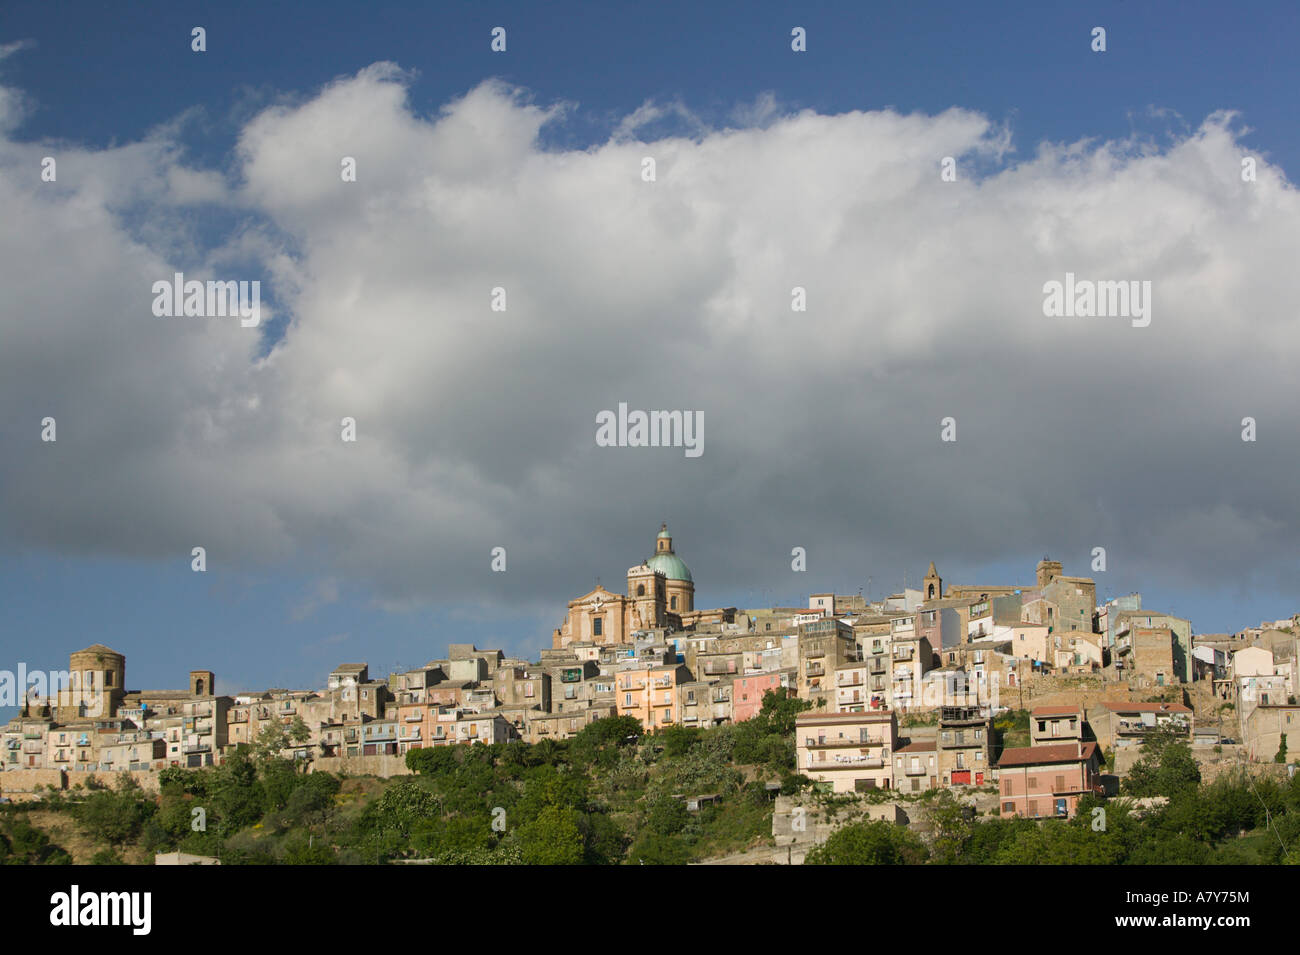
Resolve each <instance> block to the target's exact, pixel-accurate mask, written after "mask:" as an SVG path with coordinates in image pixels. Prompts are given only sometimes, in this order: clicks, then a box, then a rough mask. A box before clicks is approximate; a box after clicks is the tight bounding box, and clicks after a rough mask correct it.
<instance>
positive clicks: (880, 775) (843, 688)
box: [0, 529, 1296, 789]
mask: <svg viewBox="0 0 1300 955" xmlns="http://www.w3.org/2000/svg"><path fill="white" fill-rule="evenodd" d="M657 548H658V551H659V552H658V553H657V554H656V555H655V556H654V557H652V558H651V559H650V560H649V561H647V562H646V563H644V564H642V565H639V566H638V567H634V568H632V569H630V570H629V588H628V589H629V593H628V595H627V596H626V597H622V596H621V595H610V594H609V593H608V592H607V591H604V590H603V589H602V588H599V587H598V588H597V590H596V591H593V592H592V593H591V594H588V595H587V596H585V597H582V598H579V599H578V600H576V601H571V602H570V604H569V612H568V614H567V615H566V622H565V624H564V626H563V627H562V628H560V629H558V630H557V631H556V634H555V635H554V639H553V646H551V647H548V648H545V649H543V650H542V651H541V654H540V659H539V660H537V661H528V660H523V659H516V658H512V657H509V656H507V655H506V654H505V653H504V652H503V651H501V650H480V649H478V648H477V647H475V646H473V645H470V644H452V645H451V646H449V647H448V653H447V656H446V657H445V658H443V659H439V660H433V661H430V662H429V663H427V664H424V665H423V666H420V667H416V668H413V669H409V670H404V671H401V672H396V673H391V674H388V675H386V676H385V677H383V678H372V677H371V675H370V673H369V667H368V665H367V664H365V663H349V664H343V665H340V666H339V667H337V668H335V669H334V670H333V671H332V672H331V673H330V674H329V675H328V678H327V679H326V683H325V686H324V687H321V688H319V689H316V690H288V689H270V690H265V691H260V692H256V693H240V694H229V695H227V694H217V693H216V692H215V687H214V684H215V676H214V674H213V673H212V672H211V671H207V670H195V671H191V673H190V682H189V687H188V689H187V690H163V691H127V690H126V689H125V686H126V673H125V657H124V656H123V655H122V654H120V653H118V652H116V651H114V650H112V649H110V648H108V647H105V646H103V645H100V644H96V645H93V646H91V647H87V648H86V649H85V650H81V651H77V652H76V653H74V654H72V656H71V659H70V667H69V674H68V676H69V681H68V685H67V686H66V687H64V688H62V689H61V690H59V691H58V693H57V694H55V695H53V696H52V697H51V698H49V699H45V700H42V699H40V698H33V697H30V696H29V697H28V698H26V699H25V701H24V703H25V705H24V707H23V710H22V713H21V714H20V716H19V717H17V718H15V719H14V720H12V721H11V722H10V723H9V725H8V726H7V727H6V729H5V732H4V736H3V747H4V750H3V758H2V759H0V766H2V767H3V768H4V769H19V768H59V767H65V768H68V769H80V770H91V771H94V770H99V771H109V770H116V769H118V768H127V769H157V768H162V767H166V766H183V767H198V766H206V765H212V764H213V763H214V762H216V761H218V760H220V759H221V758H222V755H223V754H224V753H226V752H228V751H229V750H230V749H231V748H232V747H237V746H240V745H241V744H249V745H251V744H255V743H258V742H259V741H260V740H263V739H264V738H265V734H266V732H267V730H268V729H269V728H275V729H276V730H277V732H279V733H282V734H284V739H283V752H284V754H285V755H288V756H292V757H294V758H300V759H312V758H319V757H331V756H342V757H365V756H391V755H398V756H400V755H402V754H404V753H406V752H409V751H410V750H411V749H416V748H421V747H426V746H439V745H456V744H464V743H473V742H487V743H496V742H505V741H509V740H515V739H518V740H524V741H527V742H539V741H541V740H544V739H563V738H566V737H570V736H572V735H574V734H576V733H578V732H580V731H581V730H582V729H583V727H585V726H587V725H589V724H590V723H591V722H592V721H594V720H597V719H601V718H604V717H608V716H612V715H621V716H630V717H633V718H635V719H637V720H638V721H639V722H640V723H641V725H642V726H643V727H645V729H646V730H648V731H652V732H653V731H660V730H662V729H664V728H666V727H670V726H688V727H708V726H717V725H721V724H725V723H734V722H743V721H744V720H747V719H751V718H753V717H754V716H755V715H756V714H757V713H758V712H759V711H760V709H761V707H762V703H763V699H764V697H765V695H766V694H767V693H769V692H771V691H782V692H786V693H792V694H795V695H797V696H799V697H801V698H803V699H806V700H808V701H809V702H810V703H811V704H813V706H814V707H815V711H814V712H815V714H816V718H819V719H820V718H834V719H836V720H839V723H833V724H828V726H831V727H835V726H840V725H842V726H843V727H846V728H847V731H848V732H849V735H850V736H852V735H853V733H854V732H857V733H858V735H859V736H860V735H861V733H862V732H863V731H864V730H867V729H870V731H871V732H870V733H869V734H868V735H869V736H870V737H871V739H872V740H873V741H877V740H878V745H877V742H872V743H871V744H870V745H869V746H868V747H866V749H867V752H851V750H852V749H853V747H852V746H839V744H834V745H832V744H823V743H821V742H818V743H815V744H813V745H811V746H809V745H808V744H807V739H820V737H821V736H822V735H824V734H822V733H817V734H813V735H812V736H809V737H806V738H802V739H801V740H800V741H799V743H798V745H800V746H802V747H804V750H801V752H800V765H801V767H804V768H807V767H806V766H805V764H806V763H807V762H808V761H809V760H811V761H812V763H814V764H821V763H825V762H827V760H829V761H830V762H831V763H833V764H834V767H833V768H832V767H830V766H826V767H824V768H825V771H826V772H827V773H829V778H830V780H831V781H832V782H833V783H834V782H835V781H837V780H838V781H839V782H838V783H837V785H839V786H840V787H841V789H842V788H843V787H845V786H847V787H849V788H852V789H858V788H861V787H867V788H871V787H873V786H875V787H880V788H884V786H885V782H886V780H888V784H889V786H890V787H898V786H902V787H903V788H911V787H912V786H914V785H915V786H921V785H923V784H924V785H926V786H930V785H965V784H972V785H980V784H982V783H984V782H985V781H989V782H992V781H993V780H994V779H995V777H996V770H997V767H996V766H994V765H993V759H994V757H995V755H997V756H998V758H999V760H1000V759H1001V758H1004V757H1005V756H1006V754H994V753H993V752H992V751H991V750H990V749H989V745H990V742H991V740H990V735H991V734H990V723H989V720H990V719H991V717H992V715H993V714H994V713H996V712H998V711H1000V710H1002V709H1005V708H1007V707H1009V706H1011V705H1013V704H1018V702H1019V694H1017V697H1016V698H1015V699H1009V698H1007V694H1008V693H1009V692H1016V691H1023V690H1024V689H1025V687H1026V686H1032V685H1033V683H1034V681H1036V680H1039V679H1042V678H1044V677H1048V676H1055V675H1060V674H1076V675H1078V674H1084V675H1091V676H1094V677H1096V678H1098V679H1100V680H1102V681H1114V682H1116V683H1117V684H1119V683H1123V684H1125V685H1127V686H1128V687H1130V688H1135V689H1138V690H1141V689H1146V688H1159V687H1164V686H1176V685H1178V684H1181V683H1184V682H1187V681H1192V680H1196V679H1209V680H1211V681H1213V686H1214V687H1215V691H1216V693H1219V694H1221V696H1220V697H1219V698H1220V699H1221V700H1222V701H1223V702H1233V703H1234V705H1238V706H1239V709H1238V712H1239V713H1244V711H1245V710H1246V709H1247V708H1249V710H1250V711H1251V713H1255V712H1256V711H1263V713H1264V714H1265V716H1268V715H1269V714H1271V713H1272V712H1273V710H1274V709H1275V708H1278V707H1281V708H1283V709H1286V712H1281V711H1279V712H1277V714H1276V718H1275V719H1274V722H1275V723H1276V724H1277V727H1276V728H1275V730H1274V735H1278V734H1279V733H1280V732H1283V731H1284V727H1285V726H1287V725H1289V721H1290V719H1291V717H1292V715H1294V714H1292V713H1291V712H1290V710H1289V709H1287V707H1289V706H1290V705H1291V704H1290V703H1289V700H1291V699H1293V698H1294V689H1295V687H1294V684H1295V679H1296V673H1295V660H1296V652H1295V650H1296V648H1295V641H1294V638H1291V637H1290V635H1289V632H1284V631H1282V630H1281V629H1267V628H1265V629H1261V630H1260V632H1259V633H1255V634H1250V633H1243V634H1237V635H1232V636H1231V637H1227V638H1226V642H1225V643H1224V646H1223V647H1219V646H1218V645H1217V644H1215V643H1214V642H1213V641H1210V640H1206V639H1204V638H1200V637H1194V636H1193V634H1192V632H1191V627H1190V623H1189V622H1187V621H1185V620H1182V619H1181V618H1177V617H1174V616H1172V615H1169V614H1163V613H1157V612H1153V611H1150V610H1144V609H1143V608H1142V607H1141V598H1140V595H1136V594H1134V595H1129V596H1128V597H1125V598H1120V599H1118V600H1114V601H1109V602H1107V603H1106V604H1103V605H1100V606H1098V605H1097V604H1096V587H1095V584H1094V583H1093V581H1091V580H1090V579H1088V578H1080V577H1069V576H1066V575H1064V573H1063V568H1062V566H1061V564H1060V563H1059V562H1055V561H1051V560H1048V559H1046V558H1045V559H1044V560H1043V561H1041V562H1040V563H1039V564H1038V566H1037V568H1036V571H1035V580H1034V582H1033V583H1032V584H1028V585H1025V586H1016V585H997V586H970V585H954V586H950V587H947V588H945V587H944V584H943V581H942V579H941V578H940V577H939V575H938V572H937V570H936V568H935V566H934V564H933V563H931V564H930V567H929V570H928V573H927V574H926V576H925V578H924V579H923V584H922V588H921V589H918V590H913V589H906V588H905V589H904V591H903V592H902V593H899V594H893V595H891V596H889V597H887V598H884V599H883V600H880V601H868V600H866V599H864V598H863V597H862V595H860V594H859V595H850V596H842V595H836V594H833V593H817V594H813V595H811V597H810V598H809V601H808V606H807V607H784V608H783V607H773V608H765V609H759V610H735V609H734V608H724V609H723V610H719V611H697V610H695V609H694V603H693V601H694V585H693V582H691V581H690V574H689V571H687V570H686V568H685V566H684V565H683V564H681V561H680V559H679V558H678V557H677V556H676V554H675V553H674V552H673V550H672V541H671V538H670V537H668V536H667V531H666V529H664V530H661V532H660V536H659V538H658V540H657ZM656 561H657V562H658V563H655V562H656ZM652 564H653V566H652ZM668 574H673V575H675V576H673V577H672V578H669V577H668V576H667V575H668ZM613 597H618V598H619V600H620V601H621V602H620V603H619V604H618V607H617V614H615V615H612V614H611V611H610V610H609V601H610V600H611V599H613ZM614 616H618V617H619V620H620V621H621V622H620V623H619V626H618V627H614V626H613V625H612V623H611V621H612V620H613V617H614ZM647 620H649V621H652V622H656V623H660V624H663V625H662V626H655V627H649V628H647V627H644V626H638V625H639V624H644V623H645V622H646V621H647ZM1281 623H1282V622H1279V624H1281ZM615 633H616V634H617V640H618V641H619V642H612V641H613V640H614V639H615V637H614V636H613V634H615ZM1288 641H1289V642H1288ZM1031 695H1032V694H1031ZM924 714H934V715H935V719H936V720H937V729H936V730H935V733H934V737H933V739H929V738H920V737H918V738H916V739H912V738H910V737H902V738H900V736H899V730H898V723H899V719H900V718H902V719H904V720H908V719H909V718H912V717H916V716H918V715H924ZM957 714H964V715H961V716H959V715H957ZM971 714H974V715H971ZM1088 716H1089V718H1090V721H1091V722H1092V723H1094V724H1096V725H1097V726H1101V727H1103V729H1102V730H1101V732H1103V733H1108V734H1110V735H1113V736H1114V737H1115V740H1116V745H1119V744H1121V743H1123V742H1124V741H1125V740H1128V739H1130V737H1129V736H1127V735H1126V734H1125V733H1123V732H1121V731H1120V730H1119V729H1118V728H1117V729H1116V730H1115V731H1114V732H1113V733H1112V732H1111V730H1110V729H1107V728H1106V727H1110V726H1111V723H1112V722H1114V720H1112V719H1111V718H1110V717H1109V716H1106V715H1104V714H1101V713H1098V714H1092V713H1090V714H1088ZM868 717H869V718H868ZM810 718H811V717H810ZM854 718H860V719H861V722H860V723H855V722H854ZM1081 718H1082V717H1081ZM1126 718H1127V719H1133V718H1136V719H1137V720H1139V721H1141V720H1143V719H1145V718H1146V717H1145V716H1143V715H1141V714H1138V715H1137V716H1136V717H1133V716H1131V715H1130V716H1129V717H1126ZM1118 719H1119V718H1118V717H1116V718H1115V720H1118ZM1263 722H1265V720H1264V718H1263V717H1259V716H1257V717H1255V723H1243V724H1242V729H1241V732H1242V735H1243V736H1246V735H1248V732H1253V733H1255V735H1256V736H1259V735H1260V733H1261V732H1262V730H1259V727H1257V726H1255V724H1256V723H1257V724H1260V725H1261V726H1262V724H1263ZM963 724H965V725H963ZM1115 725H1116V726H1117V727H1118V723H1116V724H1115ZM890 727H892V729H891V728H890ZM833 736H834V738H835V739H838V738H839V735H838V732H837V733H835V734H833ZM1266 736H1267V734H1265V735H1264V736H1260V739H1261V742H1260V744H1259V750H1260V752H1261V753H1263V752H1264V750H1265V749H1267V748H1268V746H1269V745H1271V743H1270V742H1269V738H1266ZM1132 738H1134V739H1136V738H1139V737H1132ZM959 739H960V742H957V741H958V740H959ZM1044 745H1051V746H1061V745H1065V744H1064V742H1052V743H1048V744H1044ZM1264 755H1265V756H1271V755H1272V753H1271V752H1268V753H1266V754H1264ZM836 757H839V758H836ZM1015 758H1023V757H1015ZM1035 758H1036V757H1035ZM876 762H879V763H880V765H875V763H876ZM869 764H870V765H869ZM842 767H854V768H868V769H870V770H871V772H866V773H863V774H860V775H854V773H853V772H850V771H847V770H843V769H842ZM814 768H818V769H822V768H823V767H821V766H820V765H818V766H816V767H814ZM844 780H849V781H850V782H847V783H846V782H844ZM833 788H834V787H833Z"/></svg>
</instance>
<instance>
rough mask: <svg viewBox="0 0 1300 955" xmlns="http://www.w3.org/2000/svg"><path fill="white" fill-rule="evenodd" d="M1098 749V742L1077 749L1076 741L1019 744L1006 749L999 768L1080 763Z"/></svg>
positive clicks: (999, 761)
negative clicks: (1040, 744)
mask: <svg viewBox="0 0 1300 955" xmlns="http://www.w3.org/2000/svg"><path fill="white" fill-rule="evenodd" d="M1096 751H1097V744H1096V743H1084V744H1083V745H1082V746H1081V747H1080V748H1078V749H1076V748H1075V744H1074V743H1055V744H1053V745H1051V746H1019V747H1015V748H1013V749H1004V750H1003V751H1002V756H1001V758H1000V759H999V760H998V768H999V769H1000V768H1002V767H1009V766H1041V765H1045V764H1048V763H1078V762H1082V761H1083V760H1085V759H1088V758H1090V757H1091V756H1092V754H1093V753H1095V752H1096Z"/></svg>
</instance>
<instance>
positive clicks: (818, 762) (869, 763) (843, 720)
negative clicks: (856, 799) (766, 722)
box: [795, 710, 898, 793]
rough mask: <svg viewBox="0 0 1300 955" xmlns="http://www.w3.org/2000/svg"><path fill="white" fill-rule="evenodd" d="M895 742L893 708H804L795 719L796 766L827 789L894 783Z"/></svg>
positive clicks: (864, 788) (887, 786) (848, 789)
mask: <svg viewBox="0 0 1300 955" xmlns="http://www.w3.org/2000/svg"><path fill="white" fill-rule="evenodd" d="M897 742H898V719H897V717H896V716H895V715H894V713H893V711H892V710H884V711H873V712H866V713H801V714H799V716H798V717H797V718H796V720H795V756H796V759H797V761H798V771H799V772H800V773H803V774H804V775H805V776H808V777H809V778H810V779H812V780H813V782H814V785H816V786H817V787H818V788H819V789H823V790H825V791H827V792H836V793H848V792H866V791H869V790H873V789H892V788H893V777H894V771H893V767H894V764H893V755H892V754H893V751H894V748H895V746H896V744H897Z"/></svg>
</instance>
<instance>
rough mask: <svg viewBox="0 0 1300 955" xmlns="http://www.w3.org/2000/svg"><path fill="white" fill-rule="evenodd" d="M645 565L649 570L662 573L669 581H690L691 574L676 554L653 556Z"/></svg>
mask: <svg viewBox="0 0 1300 955" xmlns="http://www.w3.org/2000/svg"><path fill="white" fill-rule="evenodd" d="M646 564H647V565H648V566H649V567H650V569H651V570H661V571H663V574H664V576H665V577H667V578H668V579H669V580H691V572H690V571H689V570H688V569H687V568H686V564H685V563H683V562H682V559H681V558H680V557H678V556H677V555H676V554H655V555H654V556H653V557H651V558H650V559H649V560H647V561H646ZM691 582H692V583H694V581H691Z"/></svg>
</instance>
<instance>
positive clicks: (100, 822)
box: [76, 789, 153, 847]
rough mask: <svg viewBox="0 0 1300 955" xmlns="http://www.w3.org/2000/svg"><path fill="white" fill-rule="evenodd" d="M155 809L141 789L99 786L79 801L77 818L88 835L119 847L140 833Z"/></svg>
mask: <svg viewBox="0 0 1300 955" xmlns="http://www.w3.org/2000/svg"><path fill="white" fill-rule="evenodd" d="M152 809H153V806H152V804H151V803H148V802H146V801H144V800H143V799H142V798H141V797H140V795H139V793H138V792H131V791H128V792H112V791H110V790H107V789H98V790H95V791H94V792H92V793H91V794H90V795H89V796H87V797H86V798H85V799H83V800H82V801H81V802H80V804H78V806H77V809H76V818H77V822H79V823H80V824H81V827H82V828H83V829H84V830H85V831H86V834H87V835H89V836H91V837H92V838H95V839H101V840H103V841H104V842H107V843H108V844H109V845H111V846H114V847H117V846H121V845H123V844H124V843H126V842H129V841H130V840H132V839H134V838H135V837H136V836H137V835H139V834H140V830H141V827H142V826H143V825H144V821H145V819H147V818H148V817H149V815H151V811H152Z"/></svg>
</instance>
